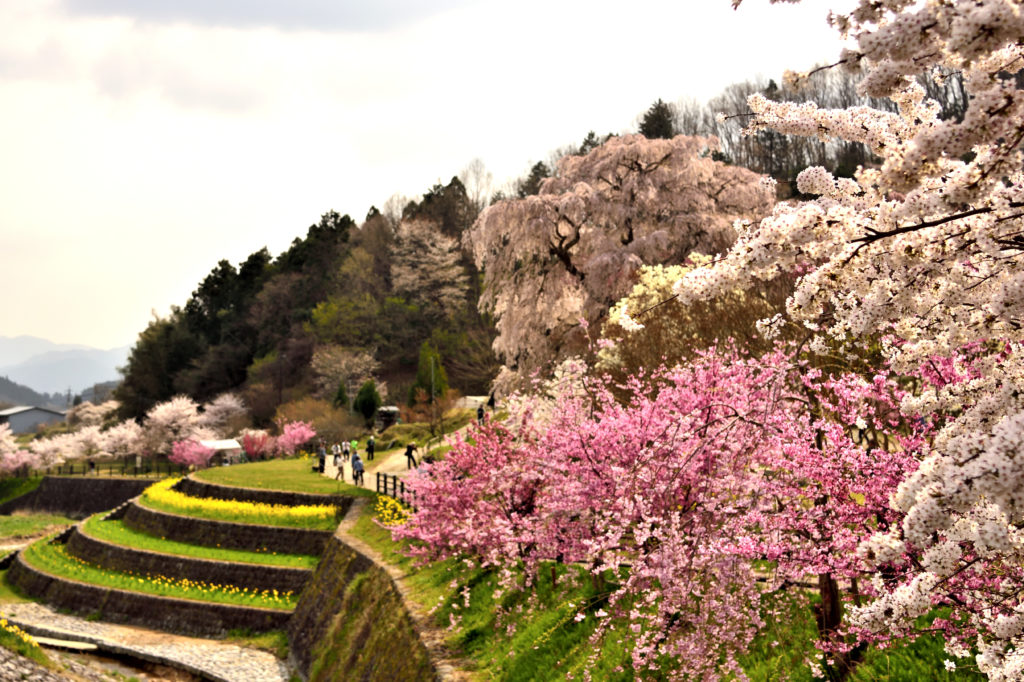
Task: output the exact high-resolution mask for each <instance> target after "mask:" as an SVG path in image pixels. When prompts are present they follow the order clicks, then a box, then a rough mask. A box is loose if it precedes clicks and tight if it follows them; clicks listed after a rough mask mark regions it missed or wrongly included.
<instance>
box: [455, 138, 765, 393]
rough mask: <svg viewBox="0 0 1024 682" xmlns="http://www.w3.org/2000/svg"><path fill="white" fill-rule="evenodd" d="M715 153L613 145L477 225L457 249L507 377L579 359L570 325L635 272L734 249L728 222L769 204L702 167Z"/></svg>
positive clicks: (732, 170)
mask: <svg viewBox="0 0 1024 682" xmlns="http://www.w3.org/2000/svg"><path fill="white" fill-rule="evenodd" d="M715 144H716V142H715V140H714V139H704V138H696V137H684V136H678V137H675V138H672V139H669V140H664V139H656V140H649V139H646V138H644V137H643V136H641V135H626V136H622V137H613V138H611V139H610V140H608V141H607V142H605V143H604V144H603V145H601V146H599V147H597V148H596V149H594V150H593V151H591V152H590V153H588V154H587V155H585V156H567V157H565V158H563V159H562V160H561V161H559V162H558V168H557V172H556V174H555V177H552V178H548V179H547V180H545V181H544V184H543V185H542V186H541V190H540V193H539V194H537V195H531V196H526V197H523V198H520V199H510V200H505V201H499V202H497V203H496V204H494V205H492V206H490V207H489V208H487V209H486V210H485V211H484V212H483V213H482V214H481V215H480V217H479V218H478V219H477V221H476V222H475V223H474V225H473V227H472V229H471V230H470V231H469V232H467V233H466V235H465V237H464V240H465V242H466V244H467V245H468V246H469V247H470V248H471V249H472V252H473V256H474V259H475V260H476V264H477V266H479V267H480V268H481V270H482V271H483V272H484V291H483V295H482V296H481V298H480V303H479V305H480V309H481V310H483V311H486V312H489V313H493V314H494V316H495V317H496V318H497V328H498V337H497V339H496V340H495V342H494V349H495V351H496V352H497V353H498V356H499V357H500V358H501V359H502V360H503V361H504V363H505V365H506V368H508V369H510V370H512V371H515V372H518V373H520V374H522V373H525V372H529V371H531V370H533V369H536V368H539V367H543V366H545V365H547V364H548V363H549V362H550V361H552V360H553V359H557V358H560V357H565V356H566V355H567V354H570V353H572V352H578V351H579V350H580V349H581V348H582V346H583V335H582V333H581V329H580V327H579V324H578V322H579V319H580V318H581V317H582V318H585V319H586V320H588V321H589V322H597V321H600V320H601V319H603V317H604V315H606V314H607V310H608V307H609V306H610V305H611V304H612V303H614V302H615V301H616V300H618V299H619V298H621V297H622V296H623V295H625V294H626V292H628V291H629V288H630V286H631V284H632V281H633V277H634V274H635V273H636V271H637V270H638V269H639V268H640V266H642V265H644V264H652V263H661V262H665V261H669V262H681V261H682V260H683V259H684V258H685V257H686V256H687V255H689V254H690V253H691V252H694V251H697V252H701V253H708V254H711V253H717V252H719V251H721V250H723V249H725V248H728V246H729V245H730V244H732V242H733V240H734V239H735V233H734V231H733V229H732V222H733V221H734V220H735V219H738V218H755V217H758V216H760V215H763V214H764V213H765V212H767V210H768V208H769V207H770V205H771V200H772V199H773V196H772V195H771V193H770V192H769V191H768V190H767V189H766V188H765V186H764V185H762V184H761V183H760V181H759V176H757V175H756V174H754V173H752V172H750V171H747V170H745V169H742V168H737V167H735V166H727V165H725V164H724V163H720V162H718V161H714V160H712V159H711V156H710V154H709V151H710V150H713V149H714V148H715Z"/></svg>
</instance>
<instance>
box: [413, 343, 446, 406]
mask: <svg viewBox="0 0 1024 682" xmlns="http://www.w3.org/2000/svg"><path fill="white" fill-rule="evenodd" d="M418 388H420V389H423V391H424V392H425V393H426V394H427V395H428V396H430V402H433V401H434V400H435V399H436V398H437V397H438V396H443V395H444V394H446V393H447V392H448V374H447V372H445V371H444V365H442V364H441V354H440V353H438V352H437V348H435V347H434V345H433V344H431V343H430V342H429V341H424V342H423V345H421V346H420V362H419V366H418V367H417V369H416V383H414V384H413V385H412V387H411V388H410V389H409V404H410V405H412V404H413V403H414V402H415V397H416V389H418Z"/></svg>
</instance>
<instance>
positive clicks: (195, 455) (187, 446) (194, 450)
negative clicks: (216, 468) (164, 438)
mask: <svg viewBox="0 0 1024 682" xmlns="http://www.w3.org/2000/svg"><path fill="white" fill-rule="evenodd" d="M214 454H216V451H215V450H214V449H213V448H210V447H207V446H205V445H203V444H202V443H200V442H199V441H197V440H191V439H190V440H179V441H177V442H175V443H174V444H173V445H172V446H171V454H170V455H169V456H168V459H169V460H171V461H172V462H174V463H175V464H180V465H182V466H187V467H194V468H196V469H201V468H203V467H205V466H207V465H208V464H209V463H210V459H211V458H212V457H213V456H214Z"/></svg>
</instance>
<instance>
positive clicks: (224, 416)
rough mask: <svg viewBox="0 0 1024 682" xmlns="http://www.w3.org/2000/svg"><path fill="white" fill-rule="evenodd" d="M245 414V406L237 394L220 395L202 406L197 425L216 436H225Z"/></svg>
mask: <svg viewBox="0 0 1024 682" xmlns="http://www.w3.org/2000/svg"><path fill="white" fill-rule="evenodd" d="M245 414H246V411H245V404H244V403H243V402H242V399H241V398H239V397H238V395H237V394H235V393H222V394H221V395H219V396H217V397H216V398H214V399H213V400H212V401H210V402H209V403H207V404H205V405H203V411H202V413H201V414H200V415H199V423H200V425H202V426H204V427H206V428H208V429H210V430H212V431H214V432H215V433H216V434H217V435H218V436H227V435H230V434H229V433H228V431H229V430H230V427H231V425H232V423H233V422H235V421H236V420H238V419H239V418H240V417H243V416H244V415H245ZM236 428H237V427H236Z"/></svg>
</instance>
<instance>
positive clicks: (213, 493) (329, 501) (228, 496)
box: [174, 476, 352, 516]
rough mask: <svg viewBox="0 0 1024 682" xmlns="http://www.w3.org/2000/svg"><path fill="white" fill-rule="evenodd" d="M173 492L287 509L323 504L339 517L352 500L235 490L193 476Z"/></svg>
mask: <svg viewBox="0 0 1024 682" xmlns="http://www.w3.org/2000/svg"><path fill="white" fill-rule="evenodd" d="M174 488H175V490H177V491H178V492H182V493H185V494H186V495H188V496H189V497H212V498H215V499H218V500H240V501H242V502H261V503H263V504H281V505H285V506H287V507H297V506H299V505H317V504H323V505H328V506H332V505H333V506H335V507H338V510H339V512H338V513H339V515H341V516H344V515H345V512H347V511H348V508H349V507H351V506H352V498H351V497H347V496H344V495H315V494H313V493H296V492H286V491H283V490H259V489H256V488H235V487H232V486H226V485H219V484H216V483H207V482H206V481H202V480H199V479H198V478H195V477H193V476H189V477H188V478H183V479H182V480H181V481H180V482H179V483H178V484H177V485H176V486H174Z"/></svg>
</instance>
